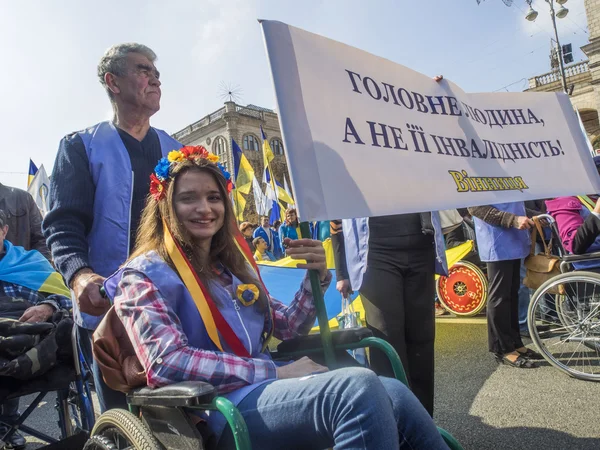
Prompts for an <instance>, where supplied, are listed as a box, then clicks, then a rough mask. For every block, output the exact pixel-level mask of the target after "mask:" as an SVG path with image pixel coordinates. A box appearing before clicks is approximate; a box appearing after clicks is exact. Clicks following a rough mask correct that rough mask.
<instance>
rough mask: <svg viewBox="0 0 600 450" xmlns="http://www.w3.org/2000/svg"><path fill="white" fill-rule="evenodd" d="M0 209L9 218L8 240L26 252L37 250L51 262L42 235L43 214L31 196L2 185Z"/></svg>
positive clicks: (0, 187)
mask: <svg viewBox="0 0 600 450" xmlns="http://www.w3.org/2000/svg"><path fill="white" fill-rule="evenodd" d="M0 209H1V210H3V211H4V212H5V213H6V216H7V225H8V235H7V236H6V239H8V240H9V241H10V242H12V243H13V244H14V245H18V246H20V247H23V248H24V249H25V250H37V251H39V252H40V253H41V254H42V255H44V256H45V257H46V259H48V260H49V259H50V252H49V251H48V248H47V247H46V239H44V235H43V234H42V214H41V213H40V210H39V209H38V207H37V205H36V204H35V200H33V197H32V196H31V194H30V193H29V192H27V191H24V190H22V189H17V188H14V187H10V186H4V185H3V184H2V183H0Z"/></svg>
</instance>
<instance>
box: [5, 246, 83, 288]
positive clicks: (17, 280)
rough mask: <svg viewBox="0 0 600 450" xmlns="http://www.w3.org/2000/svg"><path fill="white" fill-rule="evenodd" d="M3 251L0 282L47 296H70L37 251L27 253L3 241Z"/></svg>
mask: <svg viewBox="0 0 600 450" xmlns="http://www.w3.org/2000/svg"><path fill="white" fill-rule="evenodd" d="M4 251H5V254H4V257H3V258H2V259H0V280H2V281H5V282H7V283H12V284H18V285H19V286H25V287H26V288H29V289H31V290H34V291H40V292H45V293H48V294H59V295H64V296H66V297H69V296H70V295H71V293H70V292H69V289H68V288H67V286H65V283H64V282H63V279H62V277H61V276H60V274H59V273H58V272H56V271H55V270H54V268H53V267H52V266H51V265H50V263H49V262H48V260H47V259H46V258H44V256H43V255H42V254H41V253H40V252H38V251H37V250H29V251H27V250H25V249H24V248H23V247H16V246H14V245H12V244H11V243H10V242H8V241H4Z"/></svg>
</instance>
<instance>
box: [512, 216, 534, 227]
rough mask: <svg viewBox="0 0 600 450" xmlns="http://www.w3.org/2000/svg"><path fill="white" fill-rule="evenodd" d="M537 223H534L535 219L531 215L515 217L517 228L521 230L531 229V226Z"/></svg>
mask: <svg viewBox="0 0 600 450" xmlns="http://www.w3.org/2000/svg"><path fill="white" fill-rule="evenodd" d="M534 225H535V224H534V223H533V220H531V219H530V218H529V217H526V216H517V217H515V224H514V226H515V228H518V229H519V230H529V229H530V228H531V227H533V226H534Z"/></svg>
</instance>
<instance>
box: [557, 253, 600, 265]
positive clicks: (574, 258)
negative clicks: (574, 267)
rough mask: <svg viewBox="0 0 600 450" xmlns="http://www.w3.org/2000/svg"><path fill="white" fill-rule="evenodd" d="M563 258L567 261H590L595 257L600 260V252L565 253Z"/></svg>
mask: <svg viewBox="0 0 600 450" xmlns="http://www.w3.org/2000/svg"><path fill="white" fill-rule="evenodd" d="M561 259H562V260H563V261H564V262H566V263H574V262H581V261H590V260H593V259H599V260H600V252H594V253H584V254H583V255H564V256H563V257H562V258H561Z"/></svg>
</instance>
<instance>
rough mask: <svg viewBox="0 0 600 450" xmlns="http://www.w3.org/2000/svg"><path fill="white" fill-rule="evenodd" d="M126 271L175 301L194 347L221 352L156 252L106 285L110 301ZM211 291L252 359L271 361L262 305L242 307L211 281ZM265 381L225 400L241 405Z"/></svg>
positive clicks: (218, 428) (216, 425)
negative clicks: (142, 277) (264, 348)
mask: <svg viewBox="0 0 600 450" xmlns="http://www.w3.org/2000/svg"><path fill="white" fill-rule="evenodd" d="M126 270H135V271H138V272H141V273H143V274H144V275H145V276H146V277H147V278H149V279H150V280H151V281H152V283H153V284H154V285H155V286H156V287H157V288H158V290H159V291H160V293H161V294H162V296H163V297H164V298H166V299H168V300H169V302H172V304H171V306H172V307H173V310H174V311H175V314H176V315H177V317H178V318H179V320H180V322H181V327H182V329H183V332H184V333H185V335H186V336H187V339H188V344H189V345H190V346H192V347H195V348H199V349H203V350H210V351H215V352H220V350H219V349H218V347H217V346H216V345H215V344H214V343H213V342H212V341H211V339H210V338H209V337H208V332H207V331H206V327H205V326H204V322H203V321H202V318H201V316H200V313H199V312H198V308H197V307H196V304H195V303H194V299H193V298H192V296H191V295H190V293H189V291H188V290H187V288H186V287H185V285H184V284H183V282H182V281H181V279H180V278H179V276H178V275H177V273H176V272H175V271H173V269H171V268H170V267H169V266H168V265H167V264H166V263H165V262H164V261H163V260H162V258H160V256H158V254H157V253H156V252H153V251H152V252H149V253H147V254H146V255H142V256H138V257H137V258H135V259H133V260H132V261H130V262H129V263H128V264H127V265H126V266H125V267H123V268H122V269H120V270H119V271H118V272H116V273H115V274H114V275H112V276H111V277H109V278H108V279H107V280H106V281H105V282H104V287H105V289H106V293H107V295H108V296H109V298H111V299H114V294H115V292H116V288H117V286H118V284H119V282H120V280H121V278H122V276H123V273H124V272H125V271H126ZM240 284H241V282H240V280H238V279H237V278H235V277H233V292H236V290H237V286H239V285H240ZM209 290H210V292H211V294H212V297H213V299H214V301H215V303H216V305H217V307H218V308H219V311H220V312H221V314H222V315H223V318H224V319H225V320H226V321H227V323H228V324H229V325H230V326H231V328H232V330H233V331H234V333H235V334H236V335H237V336H238V337H239V339H240V341H241V342H242V344H243V345H244V347H245V348H246V350H248V353H249V354H250V356H251V357H252V358H259V359H271V356H270V354H269V353H268V351H267V352H262V346H263V343H264V339H263V331H267V330H265V313H264V312H261V311H260V310H259V308H258V305H257V304H256V303H255V304H254V305H251V306H247V307H246V306H243V305H241V304H240V302H239V301H234V300H233V299H232V296H231V294H230V293H229V292H228V291H227V289H225V288H224V287H223V286H222V285H221V284H220V283H219V282H218V281H212V282H210V284H209ZM269 324H270V325H267V327H266V328H267V329H268V328H269V327H272V326H273V325H272V321H270V322H269ZM219 337H220V338H221V339H220V341H221V344H222V345H223V350H224V351H225V352H227V353H233V352H232V351H231V349H230V348H229V347H228V346H227V344H226V342H225V341H224V339H223V338H222V336H221V335H219ZM265 382H266V381H263V382H260V383H255V384H252V385H249V386H244V387H242V388H240V389H238V390H236V391H233V392H230V393H228V394H225V397H227V398H228V399H229V400H230V401H231V402H233V404H235V405H237V404H239V402H241V401H242V400H243V399H244V398H245V397H246V396H247V395H248V394H249V393H250V392H252V391H253V390H254V389H256V388H257V387H258V386H260V385H262V384H264V383H265ZM204 418H205V419H206V420H207V421H208V422H209V425H210V427H211V430H212V431H213V432H215V433H216V434H217V435H220V433H221V432H222V430H223V427H224V426H225V419H224V418H223V416H222V415H221V414H218V413H217V414H215V413H212V414H210V415H207V416H206V417H204Z"/></svg>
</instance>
